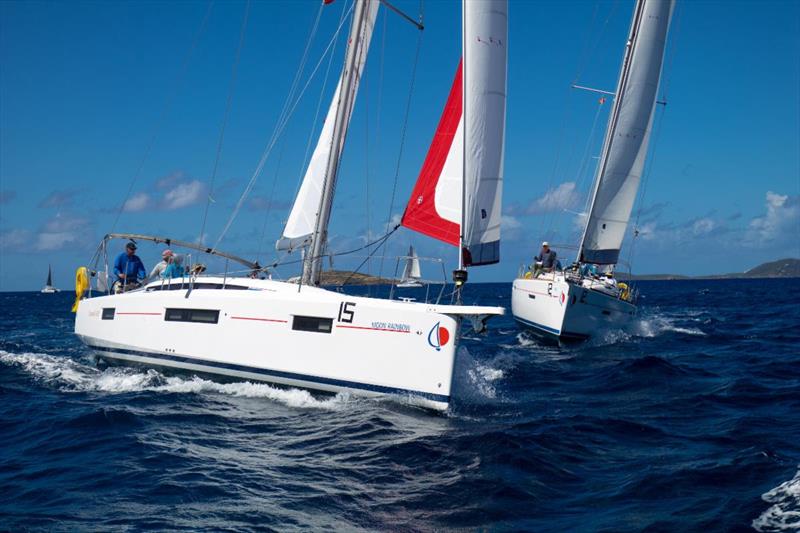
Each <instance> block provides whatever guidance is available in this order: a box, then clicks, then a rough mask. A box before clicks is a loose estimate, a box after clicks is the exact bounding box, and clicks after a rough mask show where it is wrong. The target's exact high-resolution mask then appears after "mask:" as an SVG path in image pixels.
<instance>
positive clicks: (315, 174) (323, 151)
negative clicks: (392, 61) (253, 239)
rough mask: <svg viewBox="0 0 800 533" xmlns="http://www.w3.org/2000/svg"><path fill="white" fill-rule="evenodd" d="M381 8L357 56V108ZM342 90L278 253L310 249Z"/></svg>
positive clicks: (372, 13) (372, 12)
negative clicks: (309, 245) (363, 75)
mask: <svg viewBox="0 0 800 533" xmlns="http://www.w3.org/2000/svg"><path fill="white" fill-rule="evenodd" d="M379 5H380V0H370V1H369V7H368V9H369V12H368V15H367V24H366V27H365V28H364V37H363V39H362V40H361V41H360V42H359V45H360V49H359V50H358V51H357V52H356V57H358V63H357V66H356V68H357V70H356V79H355V88H354V92H353V99H352V103H353V104H355V95H357V94H358V85H359V82H360V81H361V74H362V72H363V71H364V64H365V63H366V61H367V52H368V51H369V44H370V41H371V39H372V31H373V29H374V28H375V18H376V16H377V14H378V6H379ZM341 87H342V78H341V76H340V78H339V82H338V83H337V84H336V92H334V94H333V99H332V100H331V105H330V107H329V108H328V114H327V115H326V116H325V122H324V123H323V125H322V131H321V132H320V135H319V140H318V141H317V146H316V148H314V153H313V154H312V155H311V160H310V161H309V163H308V169H306V174H305V176H304V177H303V183H302V184H301V185H300V190H299V191H298V192H297V197H296V198H295V200H294V205H293V206H292V211H291V213H289V218H288V220H287V221H286V226H285V228H284V230H283V235H282V236H281V238H280V239H279V240H278V242H277V243H275V247H276V248H277V249H278V250H290V251H291V250H294V249H297V248H301V247H303V246H306V245H307V244H308V243H309V240H310V238H311V234H312V233H313V232H314V224H315V222H316V219H317V214H318V211H319V207H320V200H321V197H322V187H323V184H324V183H325V171H326V168H327V166H328V159H329V158H330V154H331V149H332V148H333V147H332V144H333V126H334V122H335V120H336V112H337V109H338V106H339V100H340V98H339V96H340V94H339V93H340V90H341ZM352 112H353V106H352V105H351V106H350V109H348V110H347V120H346V121H345V123H349V122H350V117H351V115H352ZM343 141H344V140H343ZM343 147H344V142H342V144H341V145H340V146H338V147H337V149H338V150H339V151H340V152H341V150H342V148H343Z"/></svg>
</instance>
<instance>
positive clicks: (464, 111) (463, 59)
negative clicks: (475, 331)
mask: <svg viewBox="0 0 800 533" xmlns="http://www.w3.org/2000/svg"><path fill="white" fill-rule="evenodd" d="M467 1H468V0H462V2H461V54H462V56H461V79H462V82H461V102H462V104H461V106H462V107H461V121H462V123H463V124H464V127H463V128H462V129H461V142H462V146H463V147H464V149H463V150H462V151H461V223H460V224H459V231H458V271H457V272H463V274H456V272H453V281H455V282H456V287H459V286H460V284H459V278H460V276H463V278H464V279H463V281H462V283H464V282H466V281H467V271H466V268H465V267H464V226H465V224H466V215H465V213H466V209H465V207H466V205H467V128H466V124H467V83H466V79H467V76H466V74H467ZM459 297H460V292H459Z"/></svg>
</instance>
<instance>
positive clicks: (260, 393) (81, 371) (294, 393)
mask: <svg viewBox="0 0 800 533" xmlns="http://www.w3.org/2000/svg"><path fill="white" fill-rule="evenodd" d="M0 362H2V363H3V364H6V365H9V366H16V367H19V368H22V369H23V370H24V371H25V372H27V373H28V374H29V375H30V376H31V377H33V378H34V379H35V380H37V381H41V382H44V383H47V384H51V385H55V386H57V387H58V388H59V389H60V390H62V391H64V392H101V393H117V394H119V393H130V392H157V393H177V394H204V393H212V394H224V395H228V396H236V397H245V398H265V399H268V400H273V401H277V402H279V403H283V404H285V405H287V406H289V407H300V408H313V409H327V410H336V409H340V408H341V407H343V406H344V405H345V404H346V403H348V402H349V401H350V395H349V394H347V393H338V394H336V395H335V396H332V397H330V398H324V399H318V398H315V397H314V396H312V395H311V393H310V392H308V391H306V390H303V389H293V388H290V389H281V388H277V387H273V386H271V385H268V384H266V383H253V382H250V381H242V382H235V383H217V382H214V381H209V380H207V379H202V378H200V377H197V376H192V377H179V376H165V375H163V374H161V373H160V372H158V371H156V370H153V369H150V370H146V371H141V370H136V369H132V368H107V369H105V370H102V371H101V370H100V369H97V368H95V367H93V366H89V365H86V364H83V363H80V362H79V361H76V360H74V359H71V358H68V357H58V356H53V355H49V354H43V353H32V352H26V353H21V354H16V353H11V352H7V351H4V350H0Z"/></svg>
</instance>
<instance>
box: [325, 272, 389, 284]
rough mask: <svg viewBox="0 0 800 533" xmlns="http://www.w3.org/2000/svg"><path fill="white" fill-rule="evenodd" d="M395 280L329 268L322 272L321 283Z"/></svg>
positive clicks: (370, 282) (361, 282) (374, 282)
mask: <svg viewBox="0 0 800 533" xmlns="http://www.w3.org/2000/svg"><path fill="white" fill-rule="evenodd" d="M394 283H397V280H393V279H391V278H380V277H378V276H370V275H369V274H362V273H361V272H348V271H346V270H329V271H325V272H322V276H321V279H320V284H321V285H326V286H335V287H340V286H342V285H392V284H394Z"/></svg>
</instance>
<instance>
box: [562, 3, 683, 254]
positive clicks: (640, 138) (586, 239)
mask: <svg viewBox="0 0 800 533" xmlns="http://www.w3.org/2000/svg"><path fill="white" fill-rule="evenodd" d="M674 5H675V3H674V0H638V1H637V3H636V6H635V8H634V12H633V19H632V21H631V29H630V33H629V36H628V40H627V43H626V45H625V54H624V56H623V60H622V66H621V69H620V75H619V80H618V83H617V90H616V92H615V98H614V103H613V106H612V109H611V114H610V116H609V119H608V126H607V128H606V135H605V138H604V139H603V149H602V152H601V157H600V161H599V163H598V165H597V173H596V175H595V180H594V185H593V190H592V194H591V201H590V203H589V211H588V213H587V215H588V216H587V219H586V226H585V228H584V231H583V235H582V236H581V241H580V248H579V252H578V257H577V261H578V262H581V263H592V264H597V265H614V264H616V263H617V262H618V260H619V252H620V248H621V247H622V241H623V240H624V238H625V234H626V232H627V228H628V222H629V221H630V216H631V212H632V210H633V204H634V203H635V201H636V193H637V190H638V189H639V184H640V182H641V180H642V174H643V172H644V166H645V160H646V158H647V151H648V150H647V149H648V144H649V140H650V133H651V130H652V124H653V113H654V110H655V105H656V103H657V102H656V94H657V92H658V86H659V81H660V79H661V70H662V66H663V63H664V51H665V50H666V40H667V34H668V32H669V22H670V18H671V17H672V10H673V7H674Z"/></svg>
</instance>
